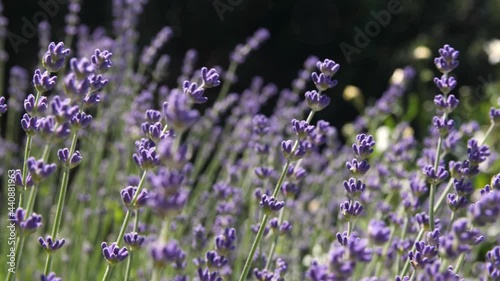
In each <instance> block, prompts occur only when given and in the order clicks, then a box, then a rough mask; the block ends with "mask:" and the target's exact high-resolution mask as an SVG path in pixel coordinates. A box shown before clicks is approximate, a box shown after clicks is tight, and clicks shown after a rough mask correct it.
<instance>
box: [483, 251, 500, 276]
mask: <svg viewBox="0 0 500 281" xmlns="http://www.w3.org/2000/svg"><path fill="white" fill-rule="evenodd" d="M486 260H487V261H486V269H487V271H488V274H489V276H490V277H491V280H499V279H500V246H496V247H495V248H493V249H492V250H491V251H489V252H488V253H486Z"/></svg>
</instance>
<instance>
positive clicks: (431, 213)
mask: <svg viewBox="0 0 500 281" xmlns="http://www.w3.org/2000/svg"><path fill="white" fill-rule="evenodd" d="M443 116H444V118H443V119H446V116H447V114H446V113H445V114H444V115H443ZM441 146H443V136H442V135H439V139H438V145H437V148H436V154H435V155H436V159H435V160H434V171H436V173H437V170H438V166H439V159H440V156H441V155H440V154H441ZM436 187H437V184H436V183H435V182H434V181H433V183H431V188H430V194H429V227H430V230H431V231H433V230H434V228H435V227H436V226H435V221H434V201H435V199H434V198H435V196H436Z"/></svg>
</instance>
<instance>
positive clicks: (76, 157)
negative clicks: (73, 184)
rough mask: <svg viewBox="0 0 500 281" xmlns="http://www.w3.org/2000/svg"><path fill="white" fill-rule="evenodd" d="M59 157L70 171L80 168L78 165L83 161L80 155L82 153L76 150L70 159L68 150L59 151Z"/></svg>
mask: <svg viewBox="0 0 500 281" xmlns="http://www.w3.org/2000/svg"><path fill="white" fill-rule="evenodd" d="M57 157H58V158H59V161H61V162H62V163H63V165H64V166H65V167H69V168H70V169H73V168H74V167H76V166H78V164H80V162H81V161H82V155H81V154H80V151H78V150H76V151H75V152H74V153H73V155H72V156H71V157H70V155H69V149H68V148H63V149H59V150H57Z"/></svg>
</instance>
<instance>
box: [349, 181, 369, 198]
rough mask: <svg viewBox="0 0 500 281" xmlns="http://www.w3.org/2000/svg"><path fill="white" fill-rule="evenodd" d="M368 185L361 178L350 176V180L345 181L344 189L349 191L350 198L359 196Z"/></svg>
mask: <svg viewBox="0 0 500 281" xmlns="http://www.w3.org/2000/svg"><path fill="white" fill-rule="evenodd" d="M365 188H366V185H365V184H364V183H362V182H361V181H360V180H356V179H354V178H350V179H349V181H344V189H345V191H347V196H349V198H359V196H360V195H361V193H363V191H365Z"/></svg>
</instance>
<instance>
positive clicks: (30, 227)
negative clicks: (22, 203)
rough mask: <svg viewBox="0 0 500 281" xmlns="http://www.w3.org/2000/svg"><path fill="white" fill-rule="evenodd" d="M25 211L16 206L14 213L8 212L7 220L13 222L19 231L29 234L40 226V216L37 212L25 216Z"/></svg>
mask: <svg viewBox="0 0 500 281" xmlns="http://www.w3.org/2000/svg"><path fill="white" fill-rule="evenodd" d="M26 215H27V214H26V211H25V210H24V209H23V208H17V209H16V212H15V213H13V214H12V213H9V220H10V221H12V222H14V223H15V224H16V226H17V227H19V228H20V229H21V231H23V232H25V233H27V234H30V233H33V232H35V230H37V229H38V228H40V227H42V216H41V215H38V214H37V213H32V214H31V216H29V217H27V216H26Z"/></svg>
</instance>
